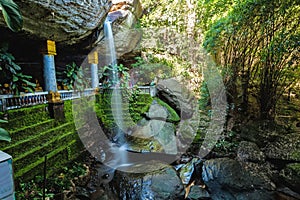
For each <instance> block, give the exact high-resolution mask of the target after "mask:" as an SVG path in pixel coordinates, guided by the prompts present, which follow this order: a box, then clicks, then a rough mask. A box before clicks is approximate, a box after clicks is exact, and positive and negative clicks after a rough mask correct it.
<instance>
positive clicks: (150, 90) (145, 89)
mask: <svg viewBox="0 0 300 200" xmlns="http://www.w3.org/2000/svg"><path fill="white" fill-rule="evenodd" d="M114 89H115V88H104V87H100V92H102V93H112V92H113V90H114ZM120 89H121V90H122V88H120ZM126 89H129V90H133V89H134V87H130V88H126ZM137 89H139V90H140V93H142V94H150V95H151V96H152V97H154V96H155V95H156V87H155V86H138V87H137Z"/></svg>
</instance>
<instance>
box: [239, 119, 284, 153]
mask: <svg viewBox="0 0 300 200" xmlns="http://www.w3.org/2000/svg"><path fill="white" fill-rule="evenodd" d="M285 133H286V131H285V130H284V129H283V128H282V127H280V126H277V125H275V124H274V123H273V122H271V121H259V122H249V123H248V124H246V125H244V126H242V127H241V134H240V137H241V139H242V140H245V141H249V142H253V143H255V144H257V145H258V147H259V148H262V147H265V146H266V145H268V144H269V143H270V142H273V141H276V140H277V139H278V137H279V136H280V135H283V134H285Z"/></svg>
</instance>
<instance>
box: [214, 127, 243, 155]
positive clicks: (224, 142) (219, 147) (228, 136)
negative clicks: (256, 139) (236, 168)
mask: <svg viewBox="0 0 300 200" xmlns="http://www.w3.org/2000/svg"><path fill="white" fill-rule="evenodd" d="M237 147H238V141H237V134H236V132H234V131H230V132H228V133H224V135H222V136H221V138H220V139H219V140H218V142H217V144H216V145H215V149H214V150H215V151H221V152H225V153H232V152H235V151H236V149H237Z"/></svg>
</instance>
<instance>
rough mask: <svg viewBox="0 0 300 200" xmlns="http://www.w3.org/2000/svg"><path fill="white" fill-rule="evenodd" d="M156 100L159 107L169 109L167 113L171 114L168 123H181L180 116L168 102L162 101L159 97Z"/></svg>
mask: <svg viewBox="0 0 300 200" xmlns="http://www.w3.org/2000/svg"><path fill="white" fill-rule="evenodd" d="M154 100H156V101H157V103H158V104H159V105H161V106H163V107H164V108H166V109H167V111H168V113H169V116H168V118H167V120H168V121H170V122H179V121H180V117H179V115H178V114H177V113H176V111H175V110H174V109H173V108H172V107H171V106H169V105H168V104H167V103H166V102H164V101H162V100H161V99H159V98H157V97H155V98H154Z"/></svg>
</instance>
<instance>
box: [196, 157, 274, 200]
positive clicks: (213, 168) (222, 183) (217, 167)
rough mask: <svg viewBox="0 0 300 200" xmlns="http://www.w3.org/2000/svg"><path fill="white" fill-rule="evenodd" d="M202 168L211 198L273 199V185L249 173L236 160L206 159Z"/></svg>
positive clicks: (229, 199)
mask: <svg viewBox="0 0 300 200" xmlns="http://www.w3.org/2000/svg"><path fill="white" fill-rule="evenodd" d="M202 170H203V172H202V178H203V181H204V183H205V184H206V185H207V187H208V190H209V192H210V194H211V197H212V199H226V200H231V199H233V200H235V199H241V200H242V199H243V200H249V199H261V200H267V199H270V200H271V199H274V198H273V197H274V196H273V195H274V191H273V190H274V186H273V185H272V184H271V183H270V182H267V181H266V180H265V179H263V178H262V177H260V176H259V175H255V174H251V173H250V172H249V171H247V170H246V169H245V168H243V167H242V166H241V164H240V163H239V162H238V161H236V160H233V159H229V158H220V159H212V160H207V161H205V162H204V164H203V167H202Z"/></svg>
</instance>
